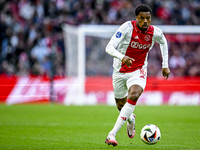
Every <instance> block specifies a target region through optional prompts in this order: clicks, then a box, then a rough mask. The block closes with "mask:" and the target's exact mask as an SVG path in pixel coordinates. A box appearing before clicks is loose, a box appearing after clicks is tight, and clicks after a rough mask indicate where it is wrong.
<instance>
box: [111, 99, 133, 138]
mask: <svg viewBox="0 0 200 150" xmlns="http://www.w3.org/2000/svg"><path fill="white" fill-rule="evenodd" d="M115 101H116V106H117V109H118V110H119V113H120V111H121V109H122V107H123V106H124V104H125V103H126V101H127V96H126V97H125V98H123V99H117V98H115ZM135 117H136V116H135V114H134V113H132V114H131V115H130V117H129V118H128V120H127V135H128V137H129V138H133V137H134V136H135Z"/></svg>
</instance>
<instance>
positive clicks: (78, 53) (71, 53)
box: [62, 24, 200, 99]
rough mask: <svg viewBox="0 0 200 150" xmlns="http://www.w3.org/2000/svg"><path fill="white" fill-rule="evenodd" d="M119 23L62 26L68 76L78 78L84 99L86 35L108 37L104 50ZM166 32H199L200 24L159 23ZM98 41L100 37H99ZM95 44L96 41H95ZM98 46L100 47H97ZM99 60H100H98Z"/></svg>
mask: <svg viewBox="0 0 200 150" xmlns="http://www.w3.org/2000/svg"><path fill="white" fill-rule="evenodd" d="M118 27H119V25H80V26H74V25H69V24H64V25H63V26H62V29H63V35H64V43H65V59H66V66H65V69H66V77H74V78H76V81H77V82H76V84H77V88H75V89H76V91H74V92H72V93H73V94H75V93H76V95H77V94H78V95H79V96H80V97H79V98H82V99H84V93H85V79H86V74H87V73H86V51H87V50H86V44H87V42H86V41H87V39H86V37H87V36H89V37H92V38H99V39H106V41H103V42H102V43H103V44H104V45H102V44H100V45H101V46H102V47H101V48H102V51H104V52H105V50H104V49H105V47H106V44H107V42H108V41H109V39H110V38H111V36H112V35H113V34H114V32H115V31H116V30H117V29H118ZM157 27H159V28H161V29H162V30H163V32H164V33H167V34H168V33H169V34H199V33H200V26H197V25H195V26H182V25H176V26H173V25H158V26H157ZM97 41H98V39H97ZM94 44H95V43H94ZM96 48H98V47H96ZM97 61H98V60H97Z"/></svg>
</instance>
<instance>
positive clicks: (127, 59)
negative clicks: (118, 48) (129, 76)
mask: <svg viewBox="0 0 200 150" xmlns="http://www.w3.org/2000/svg"><path fill="white" fill-rule="evenodd" d="M133 61H135V59H133V58H131V57H128V56H124V57H123V58H122V62H123V63H124V64H125V65H127V66H128V67H130V66H131V65H132V62H133Z"/></svg>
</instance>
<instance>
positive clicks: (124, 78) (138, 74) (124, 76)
mask: <svg viewBox="0 0 200 150" xmlns="http://www.w3.org/2000/svg"><path fill="white" fill-rule="evenodd" d="M146 78H147V70H146V69H138V70H136V71H134V72H131V73H121V72H119V71H117V70H115V69H114V70H113V75H112V82H113V83H112V84H113V90H114V96H115V98H117V99H122V98H125V97H126V96H127V95H128V89H129V88H130V87H131V86H132V85H134V84H137V85H140V86H141V87H142V88H143V90H144V88H145V86H146Z"/></svg>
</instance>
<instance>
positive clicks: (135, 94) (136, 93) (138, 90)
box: [125, 85, 143, 138]
mask: <svg viewBox="0 0 200 150" xmlns="http://www.w3.org/2000/svg"><path fill="white" fill-rule="evenodd" d="M142 92H143V88H142V87H141V86H140V85H132V86H131V87H130V88H129V94H128V100H127V102H128V103H129V104H131V105H132V107H133V108H135V105H136V102H137V100H138V98H139V97H140V95H141V94H142ZM125 107H126V106H125ZM135 117H136V116H135V114H133V113H132V114H131V115H130V117H129V121H127V135H128V137H129V138H133V137H134V136H135Z"/></svg>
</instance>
